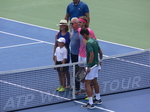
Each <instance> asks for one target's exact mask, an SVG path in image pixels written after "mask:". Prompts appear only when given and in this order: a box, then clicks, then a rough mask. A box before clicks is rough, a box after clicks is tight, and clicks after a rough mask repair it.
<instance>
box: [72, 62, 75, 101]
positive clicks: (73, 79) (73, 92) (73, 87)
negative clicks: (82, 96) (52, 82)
mask: <svg viewBox="0 0 150 112" xmlns="http://www.w3.org/2000/svg"><path fill="white" fill-rule="evenodd" d="M72 82H73V85H72V98H73V99H75V64H73V78H72Z"/></svg>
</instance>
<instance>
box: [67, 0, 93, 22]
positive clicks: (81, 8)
mask: <svg viewBox="0 0 150 112" xmlns="http://www.w3.org/2000/svg"><path fill="white" fill-rule="evenodd" d="M80 16H86V17H87V19H88V22H90V16H89V8H88V5H87V4H86V3H84V2H82V1H80V0H73V2H72V3H70V4H69V5H68V6H67V8H66V15H65V19H66V20H67V21H69V20H70V21H71V19H72V18H73V17H77V18H79V17H80Z"/></svg>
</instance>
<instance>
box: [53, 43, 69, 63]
mask: <svg viewBox="0 0 150 112" xmlns="http://www.w3.org/2000/svg"><path fill="white" fill-rule="evenodd" d="M54 55H55V56H56V57H57V61H62V60H63V59H67V49H66V47H65V46H64V47H62V48H60V47H59V46H58V47H57V48H56V51H55V54H54Z"/></svg>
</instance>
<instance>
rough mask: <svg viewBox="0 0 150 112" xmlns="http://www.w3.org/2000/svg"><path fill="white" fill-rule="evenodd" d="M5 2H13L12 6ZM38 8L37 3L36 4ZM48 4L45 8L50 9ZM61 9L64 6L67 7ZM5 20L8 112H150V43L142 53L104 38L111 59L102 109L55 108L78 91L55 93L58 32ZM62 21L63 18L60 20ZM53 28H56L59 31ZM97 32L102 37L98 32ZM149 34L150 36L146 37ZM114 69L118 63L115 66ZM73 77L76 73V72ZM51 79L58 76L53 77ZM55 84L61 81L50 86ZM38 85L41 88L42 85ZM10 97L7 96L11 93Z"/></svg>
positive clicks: (0, 30) (1, 28) (2, 79)
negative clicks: (55, 46) (54, 66)
mask: <svg viewBox="0 0 150 112" xmlns="http://www.w3.org/2000/svg"><path fill="white" fill-rule="evenodd" d="M51 1H53V0H51ZM65 1H66V3H67V2H70V1H69V0H68V1H67V0H65ZM3 2H4V1H3ZM5 2H8V1H7V0H6V1H5ZM85 2H86V0H85ZM87 2H89V1H87ZM95 2H96V1H95ZM103 2H104V1H103ZM18 3H20V2H18ZM32 3H34V2H33V1H32ZM40 3H41V2H40ZM45 3H46V2H43V4H44V5H45ZM58 3H59V2H58ZM49 4H50V3H49ZM56 4H57V3H56ZM7 5H8V4H7ZM57 5H58V4H57ZM61 5H62V6H63V5H64V4H61ZM103 5H104V4H103ZM92 9H93V8H92ZM104 9H105V8H104ZM6 13H8V12H6ZM3 15H4V14H3V13H2V11H1V16H2V17H1V18H0V40H1V41H0V54H1V55H0V62H1V64H0V83H1V96H0V105H1V106H0V107H1V111H2V112H3V111H13V110H18V111H17V112H33V111H34V112H60V111H63V112H64V111H66V112H70V111H72V112H77V111H83V112H87V111H91V112H92V111H93V112H141V111H142V112H148V111H149V110H150V107H149V104H150V103H149V100H148V99H150V94H149V93H150V89H149V87H150V54H149V52H150V51H149V50H146V49H149V48H150V46H149V44H148V43H149V38H148V40H145V39H144V40H143V42H145V46H144V45H143V46H142V47H140V46H141V45H140V46H139V48H137V47H136V46H137V45H133V46H132V47H131V46H129V45H130V43H129V45H127V44H125V45H122V42H120V44H117V43H113V42H109V41H106V40H108V38H107V35H105V36H106V40H105V39H104V38H103V39H102V40H100V39H101V38H100V37H99V40H98V41H99V44H100V46H101V48H102V50H103V52H104V55H105V60H104V64H103V68H102V71H101V73H100V75H101V79H99V81H100V85H101V91H102V100H103V104H102V105H96V108H95V109H93V110H87V109H83V108H81V104H84V103H86V102H87V101H85V100H84V99H82V100H74V101H71V102H66V103H60V104H56V105H49V104H53V103H57V102H61V101H66V100H67V101H68V100H72V91H70V90H68V91H66V92H65V93H62V94H60V93H56V92H55V91H54V89H55V88H56V87H57V85H58V79H57V72H56V71H55V70H53V68H52V66H51V65H53V63H54V62H53V61H52V54H53V45H54V36H55V34H56V32H57V30H54V29H51V28H48V27H45V25H44V24H43V25H40V26H38V25H39V24H36V25H33V24H35V23H34V22H33V24H32V21H31V23H30V22H27V21H25V22H23V21H24V20H25V19H23V20H22V21H21V20H18V19H16V18H15V17H14V16H11V17H6V16H7V15H6V16H3ZM8 16H9V15H8ZM57 16H58V15H57ZM59 16H60V15H59ZM11 18H14V19H11ZM18 18H19V17H18ZM59 19H61V18H60V17H59ZM17 20H18V21H17ZM38 20H39V19H38ZM55 21H56V20H55ZM58 21H59V20H58ZM26 22H27V23H26ZM29 23H30V24H29ZM40 24H42V23H40ZM56 24H57V22H56V23H55V25H56ZM91 24H94V22H93V23H92V22H91ZM42 26H43V27H42ZM51 26H52V27H53V26H54V25H51ZM91 26H92V25H91ZM92 27H93V26H92ZM55 29H56V28H55ZM93 29H96V27H95V28H94V27H93ZM146 30H147V31H148V28H146ZM137 31H138V30H137ZM96 32H97V35H98V36H100V35H99V33H98V31H97V30H96ZM144 32H146V31H144ZM144 32H143V33H144ZM146 34H148V33H147V32H146ZM146 34H145V35H144V36H145V38H147V37H148V35H146ZM103 36H104V34H103ZM133 38H134V37H133ZM143 38H144V37H143ZM104 40H105V41H104ZM110 41H111V39H110ZM113 41H115V40H113ZM116 41H117V40H116ZM132 41H133V40H132ZM136 41H137V40H136ZM118 43H119V42H118ZM125 43H126V42H125ZM139 43H141V42H139ZM127 53H128V54H127ZM111 63H115V65H113V64H111ZM105 65H106V66H107V67H106V66H105ZM108 65H109V66H108ZM114 66H115V68H116V69H115V68H114ZM118 66H119V67H118ZM112 69H113V70H112ZM124 69H126V70H124ZM70 71H71V72H72V71H73V68H72V67H71V68H70ZM105 71H108V72H105ZM128 71H129V72H128ZM116 72H117V73H116ZM20 73H21V74H20ZM49 74H53V75H51V77H49ZM143 74H144V76H143ZM121 75H122V76H121ZM107 76H109V77H107ZM22 77H23V78H22ZM33 79H34V80H33ZM51 79H57V80H54V81H50V80H51ZM71 80H73V79H71ZM37 82H40V83H38V84H36V83H37ZM123 84H124V85H123ZM43 85H44V86H43ZM16 87H17V88H16ZM132 90H137V91H132ZM6 91H7V93H5V92H6ZM16 91H17V92H16ZM125 91H126V92H125ZM127 91H132V92H127ZM116 93H119V94H116ZM110 94H111V95H110ZM4 96H5V97H4ZM44 105H47V106H44ZM32 107H36V108H32ZM135 107H136V108H135ZM27 108H30V109H27ZM20 109H21V110H20ZM22 109H25V110H22ZM19 110H20V111H19Z"/></svg>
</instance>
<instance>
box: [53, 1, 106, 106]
mask: <svg viewBox="0 0 150 112" xmlns="http://www.w3.org/2000/svg"><path fill="white" fill-rule="evenodd" d="M69 21H70V28H71V33H70V32H69V26H68V22H69ZM89 23H90V17H89V8H88V5H87V4H85V3H84V2H82V1H80V0H73V2H72V3H70V4H69V5H68V6H67V9H66V16H65V18H64V20H61V21H60V23H59V24H58V26H59V27H60V29H59V31H58V33H57V34H56V36H55V45H54V56H53V60H54V62H55V65H58V64H65V63H70V59H71V62H72V63H74V62H80V61H85V62H86V64H79V65H77V68H78V69H77V70H80V69H84V70H85V72H86V73H87V75H86V77H85V80H84V81H82V82H78V81H75V87H76V91H77V94H79V93H82V92H86V94H87V98H88V100H89V102H88V103H87V104H86V105H82V107H84V108H90V109H93V108H94V104H101V103H102V100H101V97H100V89H99V85H98V82H97V77H98V67H99V66H100V65H101V64H102V57H103V53H102V50H101V48H100V47H99V45H98V41H97V40H96V36H95V34H94V32H93V30H91V29H90V28H89ZM95 65H97V66H96V67H94V68H93V69H91V67H93V66H95ZM57 71H58V76H59V81H60V87H58V88H57V89H56V90H57V91H59V92H63V91H65V89H66V88H70V72H69V67H68V66H65V67H59V68H57ZM93 89H94V92H95V98H94V99H93V95H94V94H93Z"/></svg>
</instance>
